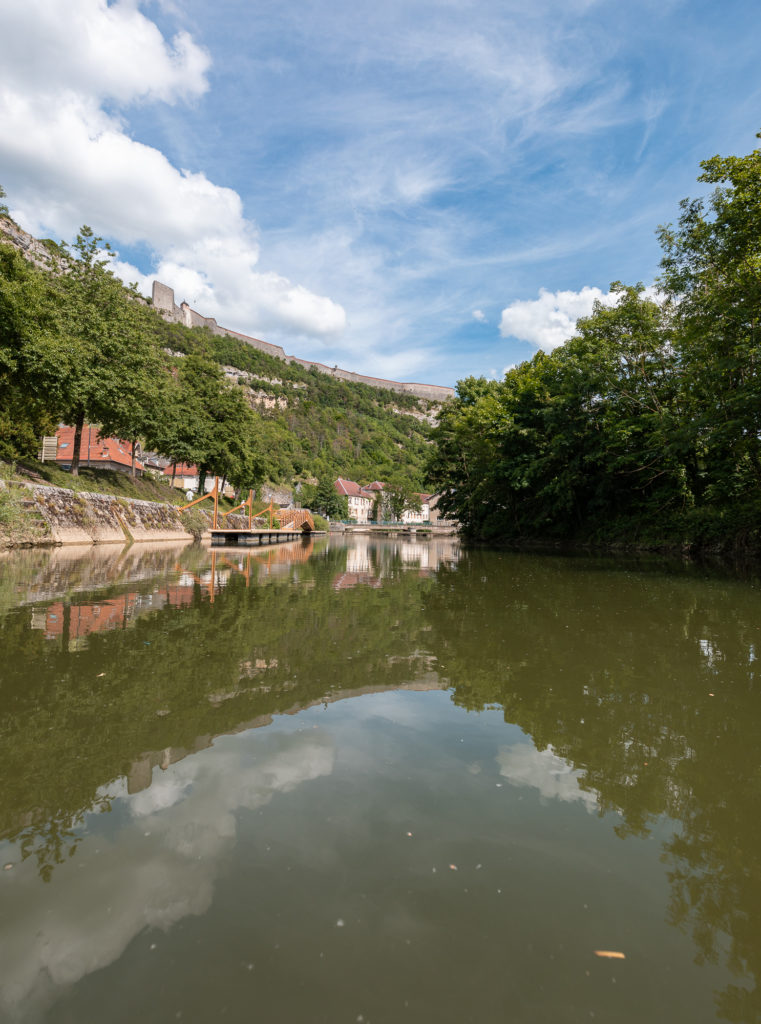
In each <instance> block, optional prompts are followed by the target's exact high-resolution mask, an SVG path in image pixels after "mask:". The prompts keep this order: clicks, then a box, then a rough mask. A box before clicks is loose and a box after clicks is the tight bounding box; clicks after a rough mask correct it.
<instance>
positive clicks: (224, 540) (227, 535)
mask: <svg viewBox="0 0 761 1024" xmlns="http://www.w3.org/2000/svg"><path fill="white" fill-rule="evenodd" d="M304 536H305V533H304V531H303V530H287V529H286V530H233V529H230V530H220V529H217V530H212V531H211V543H212V545H213V546H215V547H216V546H220V545H225V546H226V547H227V546H239V547H261V545H262V544H281V543H282V542H283V541H288V540H301V538H302V537H304ZM306 536H308V534H306Z"/></svg>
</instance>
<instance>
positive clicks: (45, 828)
mask: <svg viewBox="0 0 761 1024" xmlns="http://www.w3.org/2000/svg"><path fill="white" fill-rule="evenodd" d="M110 810H111V798H110V797H107V796H104V797H99V798H97V799H96V800H95V801H94V802H93V803H92V804H91V805H90V807H88V808H87V809H86V811H87V812H88V813H94V814H98V813H101V812H106V811H110ZM84 817H85V813H84V812H83V813H81V814H69V813H67V812H65V811H63V812H59V813H57V814H54V815H52V816H51V817H49V818H46V819H45V820H44V821H42V822H40V823H39V824H37V825H31V826H28V827H27V828H25V829H22V831H21V832H20V833H19V834H18V835H17V836H16V837H15V838H16V839H17V842H18V844H19V850H20V851H21V859H22V860H26V859H27V858H28V857H34V858H35V860H36V861H37V872H38V874H39V876H40V878H41V879H42V880H43V882H49V881H50V879H51V878H52V877H53V869H54V868H55V866H56V864H63V862H64V860H65V859H66V858H67V857H73V856H74V854H75V853H76V852H77V849H78V847H79V844H80V843H81V842H82V839H83V838H84V833H83V832H82V830H81V829H82V825H83V823H84Z"/></svg>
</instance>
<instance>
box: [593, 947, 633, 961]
mask: <svg viewBox="0 0 761 1024" xmlns="http://www.w3.org/2000/svg"><path fill="white" fill-rule="evenodd" d="M595 956H604V957H607V959H608V960H625V959H626V955H625V954H624V953H619V952H617V951H616V950H614V949H596V950H595Z"/></svg>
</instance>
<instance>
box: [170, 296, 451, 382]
mask: <svg viewBox="0 0 761 1024" xmlns="http://www.w3.org/2000/svg"><path fill="white" fill-rule="evenodd" d="M153 305H154V307H155V308H156V309H157V310H158V311H159V312H160V313H161V315H162V316H163V317H164V319H165V320H169V321H171V322H173V323H178V324H184V325H185V326H186V327H206V328H207V329H208V330H210V331H211V332H212V334H228V335H230V337H231V338H238V339H240V341H244V342H245V343H246V344H247V345H252V346H253V347H254V348H257V349H259V351H261V352H266V353H267V355H270V356H274V357H275V358H276V359H282V360H283V361H284V362H286V363H298V365H299V366H303V367H304V368H305V369H307V370H312V369H314V370H319V372H320V373H326V374H328V375H329V376H331V377H338V379H339V380H347V381H352V382H354V383H358V384H369V385H370V387H373V388H386V389H387V390H389V391H396V392H398V393H399V394H407V395H415V396H416V397H417V398H424V399H426V401H429V402H445V401H446V400H447V399H449V398H453V397H454V389H453V388H445V387H441V386H440V385H438V384H414V383H402V382H401V381H396V380H384V379H383V378H382V377H366V376H365V375H364V374H361V373H352V372H351V371H350V370H341V369H339V367H337V366H335V367H332V366H326V365H325V364H324V363H316V362H313V361H312V360H311V359H299V358H298V356H289V355H286V352H285V349H283V348H281V347H280V345H271V344H270V343H269V342H268V341H262V340H261V339H260V338H252V337H249V335H247V334H240V333H239V332H238V331H230V330H228V329H227V328H225V327H220V326H219V324H218V323H217V321H216V320H215V319H214V317H206V316H201V314H200V313H197V312H196V311H195V310H194V309H191V308H190V306H189V305H188V304H187V302H183V303H181V304H180V305H179V306H178V305H177V304H176V302H175V301H174V291H173V290H172V289H171V288H169V287H168V286H167V285H165V284H161V282H160V281H154V282H153Z"/></svg>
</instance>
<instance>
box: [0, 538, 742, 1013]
mask: <svg viewBox="0 0 761 1024" xmlns="http://www.w3.org/2000/svg"><path fill="white" fill-rule="evenodd" d="M0 653H1V657H0V1021H3V1022H6V1021H9V1022H16V1021H23V1022H27V1021H29V1022H45V1024H90V1022H93V1024H122V1022H124V1024H127V1022H129V1024H133V1022H135V1021H140V1022H142V1024H154V1022H155V1024H159V1022H161V1024H164V1022H170V1021H175V1020H181V1021H184V1022H198V1024H207V1022H216V1021H231V1022H234V1024H237V1022H241V1024H243V1022H245V1024H271V1022H275V1024H318V1022H326V1024H343V1022H346V1024H397V1022H406V1021H409V1022H410V1024H466V1022H474V1024H492V1022H494V1024H496V1022H500V1024H501V1022H512V1024H545V1022H546V1024H575V1022H580V1021H589V1020H592V1019H594V1020H597V1021H601V1022H606V1024H608V1022H631V1024H635V1022H636V1024H643V1022H647V1024H656V1022H669V1024H672V1022H682V1021H684V1022H690V1024H701V1022H709V1021H720V1020H727V1021H734V1022H748V1024H750V1022H757V1021H759V1020H761V994H760V993H759V991H757V988H756V985H757V980H758V978H759V971H761V680H760V679H759V677H758V676H759V673H758V666H759V661H758V659H759V657H761V604H760V601H759V588H758V582H757V580H755V579H754V578H752V577H751V578H745V579H741V578H733V577H731V576H728V575H726V574H724V575H722V574H720V573H715V572H712V571H708V570H706V569H701V568H700V567H696V566H692V565H689V564H686V563H673V564H663V563H659V562H647V563H632V562H621V561H615V560H612V559H607V558H586V557H584V558H582V557H576V558H568V557H560V556H547V557H543V556H536V555H526V554H510V553H495V552H487V551H480V550H479V551H465V550H462V549H461V548H460V547H459V545H458V543H457V541H453V540H451V539H446V540H439V541H425V540H421V541H419V542H410V541H404V540H388V541H374V540H371V539H370V538H369V537H366V536H364V537H363V536H356V537H354V538H351V539H347V540H343V539H334V538H330V539H328V538H324V539H322V540H319V539H318V540H316V541H315V542H314V543H313V542H312V541H309V540H306V541H303V542H299V543H295V544H289V545H282V546H279V547H275V548H272V549H262V550H255V551H251V552H249V553H243V554H239V553H236V552H234V551H233V552H222V551H216V552H211V551H210V550H209V549H206V548H203V547H201V546H198V545H190V546H185V547H172V546H171V545H160V546H155V547H147V546H139V545H135V546H133V547H131V548H128V549H126V550H124V551H118V550H114V549H113V548H111V547H100V548H87V549H82V550H78V549H58V550H54V551H39V550H38V551H21V552H16V553H12V554H8V555H5V556H3V557H0ZM600 954H608V955H600ZM610 954H615V956H612V955H610Z"/></svg>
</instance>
